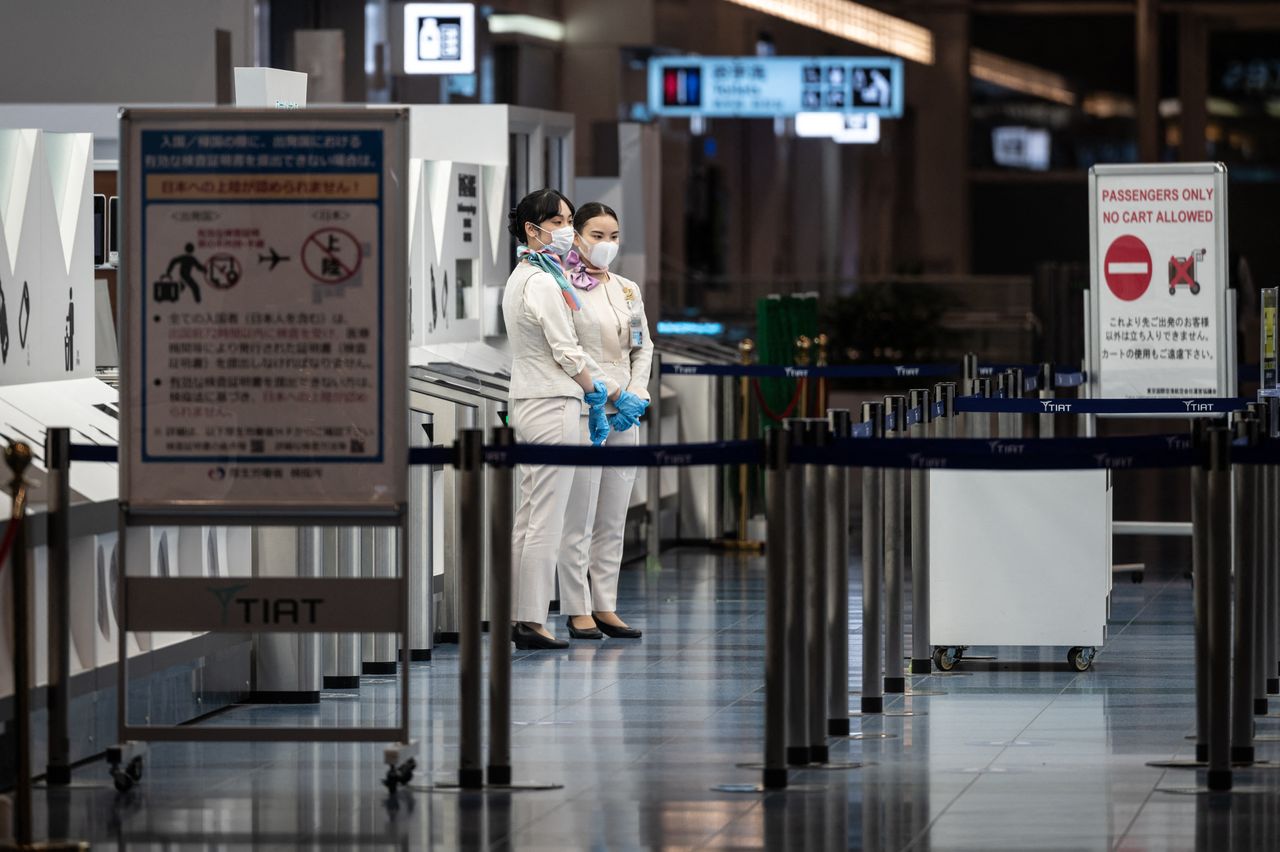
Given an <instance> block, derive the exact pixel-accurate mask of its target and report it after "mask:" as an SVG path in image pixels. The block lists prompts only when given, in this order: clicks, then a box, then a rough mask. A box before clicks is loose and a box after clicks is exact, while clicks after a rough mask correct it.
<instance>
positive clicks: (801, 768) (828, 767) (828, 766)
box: [734, 760, 874, 772]
mask: <svg viewBox="0 0 1280 852" xmlns="http://www.w3.org/2000/svg"><path fill="white" fill-rule="evenodd" d="M873 765H874V764H871V763H856V762H844V761H839V760H836V761H831V760H828V761H823V762H821V763H819V762H818V761H814V762H813V763H804V764H800V765H798V766H792V767H789V768H788V769H787V770H786V771H789V772H790V771H794V772H807V771H809V770H811V769H816V770H819V771H831V772H836V771H840V770H845V769H861V768H862V767H864V766H873ZM734 766H735V767H736V768H738V769H760V770H763V769H764V764H763V763H735V764H734Z"/></svg>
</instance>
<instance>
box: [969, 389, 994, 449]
mask: <svg viewBox="0 0 1280 852" xmlns="http://www.w3.org/2000/svg"><path fill="white" fill-rule="evenodd" d="M992 384H993V383H992V381H991V379H990V378H988V377H986V376H984V377H982V378H980V379H978V380H977V381H976V382H974V384H973V388H974V390H973V392H974V395H976V396H979V397H981V398H983V399H991V394H992V392H993V387H992ZM965 420H966V421H967V423H968V436H969V437H970V438H990V437H991V415H990V414H984V413H972V414H968V415H966V416H965Z"/></svg>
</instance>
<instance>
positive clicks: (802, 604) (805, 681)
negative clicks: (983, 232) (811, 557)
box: [785, 418, 810, 766]
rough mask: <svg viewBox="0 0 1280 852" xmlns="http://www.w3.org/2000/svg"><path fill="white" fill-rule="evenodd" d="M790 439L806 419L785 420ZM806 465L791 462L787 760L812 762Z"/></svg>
mask: <svg viewBox="0 0 1280 852" xmlns="http://www.w3.org/2000/svg"><path fill="white" fill-rule="evenodd" d="M785 425H786V432H787V441H788V443H789V444H790V445H791V446H792V447H800V446H803V444H804V439H805V434H804V432H805V422H804V420H803V419H799V418H791V419H788V420H787V421H786V423H785ZM805 467H806V466H805V465H798V464H792V465H788V466H787V516H788V524H789V525H790V528H791V533H790V535H789V537H788V541H787V553H788V559H787V598H786V600H787V667H786V671H787V763H789V764H791V765H792V766H803V765H804V764H806V763H809V709H808V698H809V665H808V663H809V661H808V629H807V625H806V624H805V614H806V610H807V607H808V595H807V593H806V588H805V587H806V580H807V576H806V575H807V573H808V572H807V571H806V570H805V539H806V537H807V536H806V534H805V532H804V530H805V526H806V521H807V517H808V509H809V508H810V507H808V506H806V505H805V488H804V474H805Z"/></svg>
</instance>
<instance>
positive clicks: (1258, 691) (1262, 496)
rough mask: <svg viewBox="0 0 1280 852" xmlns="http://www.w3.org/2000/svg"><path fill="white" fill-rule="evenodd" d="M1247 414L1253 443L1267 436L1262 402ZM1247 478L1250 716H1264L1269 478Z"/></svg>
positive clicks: (1256, 469) (1261, 472) (1260, 474)
mask: <svg viewBox="0 0 1280 852" xmlns="http://www.w3.org/2000/svg"><path fill="white" fill-rule="evenodd" d="M1249 411H1250V413H1251V414H1253V416H1254V419H1255V420H1257V422H1258V434H1257V442H1258V443H1261V441H1262V440H1263V439H1264V438H1265V437H1266V436H1267V435H1269V434H1270V431H1271V422H1270V412H1269V411H1268V409H1267V406H1266V404H1265V403H1262V402H1252V403H1250V404H1249ZM1251 467H1252V471H1251V472H1250V475H1251V477H1252V480H1253V496H1254V504H1253V508H1252V511H1251V513H1250V514H1251V516H1252V517H1253V570H1254V580H1253V582H1254V595H1253V600H1252V601H1251V604H1250V605H1251V606H1252V607H1253V715H1255V716H1265V715H1267V710H1268V706H1267V705H1268V702H1267V675H1268V674H1269V668H1270V667H1269V666H1268V665H1267V636H1268V633H1267V625H1268V623H1269V622H1270V621H1271V619H1272V616H1271V614H1270V613H1269V612H1268V610H1269V609H1270V605H1269V604H1270V600H1271V582H1270V581H1271V578H1270V576H1269V574H1270V571H1269V570H1268V566H1269V565H1270V562H1271V540H1272V535H1271V531H1270V530H1268V529H1267V518H1269V517H1270V506H1271V500H1272V496H1271V478H1270V476H1268V472H1269V469H1268V468H1267V467H1266V466H1264V465H1251Z"/></svg>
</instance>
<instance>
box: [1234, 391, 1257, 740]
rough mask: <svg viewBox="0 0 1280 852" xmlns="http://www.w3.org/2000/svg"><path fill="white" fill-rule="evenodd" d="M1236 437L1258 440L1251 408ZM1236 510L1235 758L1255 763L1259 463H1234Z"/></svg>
mask: <svg viewBox="0 0 1280 852" xmlns="http://www.w3.org/2000/svg"><path fill="white" fill-rule="evenodd" d="M1235 427H1236V428H1235V437H1236V438H1237V439H1240V438H1243V439H1244V441H1245V443H1246V444H1247V445H1248V446H1253V445H1255V444H1256V443H1257V442H1258V421H1257V419H1256V418H1254V417H1252V416H1251V415H1250V414H1249V413H1247V412H1242V413H1241V416H1238V417H1237V418H1236V420H1235ZM1232 468H1233V469H1232V478H1233V488H1234V493H1235V500H1234V504H1235V513H1234V518H1233V522H1234V523H1233V529H1234V533H1235V559H1234V561H1233V565H1232V567H1233V568H1234V569H1235V571H1234V573H1235V620H1234V627H1235V632H1234V634H1233V649H1232V672H1233V681H1232V696H1231V699H1232V701H1231V762H1232V763H1253V757H1254V749H1253V630H1254V618H1253V599H1254V597H1255V596H1256V595H1257V583H1256V578H1257V572H1256V571H1255V570H1254V569H1255V564H1254V559H1255V555H1256V548H1255V547H1254V543H1255V537H1256V536H1255V527H1256V523H1255V517H1254V512H1255V509H1256V508H1257V491H1256V489H1255V487H1254V485H1255V482H1256V480H1257V476H1256V473H1257V470H1258V469H1257V467H1256V466H1254V465H1251V464H1249V465H1246V464H1234V465H1232Z"/></svg>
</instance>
